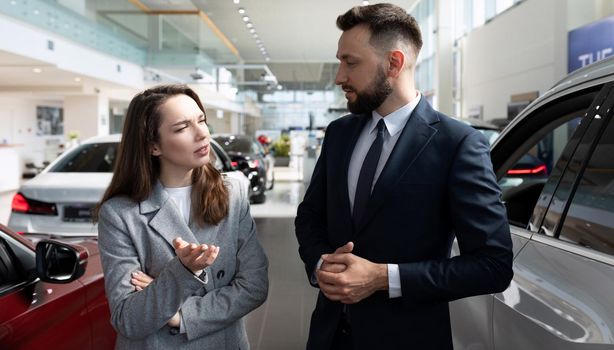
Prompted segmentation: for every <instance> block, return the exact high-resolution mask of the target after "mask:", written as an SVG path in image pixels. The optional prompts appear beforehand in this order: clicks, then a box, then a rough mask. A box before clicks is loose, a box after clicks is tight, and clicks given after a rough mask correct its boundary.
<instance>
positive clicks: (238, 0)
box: [232, 0, 241, 4]
mask: <svg viewBox="0 0 614 350" xmlns="http://www.w3.org/2000/svg"><path fill="white" fill-rule="evenodd" d="M232 2H234V3H235V4H238V3H240V2H241V0H232Z"/></svg>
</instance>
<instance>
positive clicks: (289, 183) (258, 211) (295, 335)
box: [0, 168, 317, 350]
mask: <svg viewBox="0 0 614 350" xmlns="http://www.w3.org/2000/svg"><path fill="white" fill-rule="evenodd" d="M298 179H299V176H298V174H297V173H296V172H295V171H294V170H292V169H291V168H279V169H277V168H276V183H275V187H274V188H273V190H271V191H269V192H267V200H266V202H265V203H264V204H254V205H252V207H251V211H252V216H253V217H254V219H255V221H256V225H257V227H258V237H259V239H260V242H261V243H262V245H263V246H264V249H265V250H266V253H267V256H268V258H269V297H268V300H267V301H266V302H265V303H264V304H263V305H262V306H260V307H259V308H258V309H256V310H254V311H253V312H252V313H251V314H249V315H248V316H247V319H246V325H247V333H248V336H249V340H250V343H251V348H252V349H253V350H263V349H266V350H269V349H270V350H275V349H280V350H281V349H283V350H293V349H304V348H305V343H306V341H307V332H308V330H309V319H310V316H311V311H312V310H313V306H314V305H315V300H316V296H317V290H316V289H314V288H312V287H311V286H309V284H308V283H307V278H306V276H305V270H304V268H303V263H302V262H301V260H300V259H299V256H298V244H297V242H296V238H295V236H294V216H295V215H296V207H297V205H298V204H299V203H300V200H301V199H302V198H303V194H304V188H305V186H304V185H303V184H302V182H299V181H298ZM14 194H15V192H4V193H0V223H2V224H5V225H6V223H7V222H8V217H9V214H10V210H11V209H10V207H11V200H12V198H13V195H14Z"/></svg>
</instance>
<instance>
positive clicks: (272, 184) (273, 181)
mask: <svg viewBox="0 0 614 350" xmlns="http://www.w3.org/2000/svg"><path fill="white" fill-rule="evenodd" d="M274 186H275V175H273V176H272V177H271V186H269V188H267V190H268V191H270V190H272V189H273V187H274Z"/></svg>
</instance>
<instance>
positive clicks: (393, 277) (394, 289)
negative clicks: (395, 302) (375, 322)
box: [388, 264, 402, 299]
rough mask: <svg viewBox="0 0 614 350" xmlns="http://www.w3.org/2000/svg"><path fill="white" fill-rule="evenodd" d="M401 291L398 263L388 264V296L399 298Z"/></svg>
mask: <svg viewBox="0 0 614 350" xmlns="http://www.w3.org/2000/svg"><path fill="white" fill-rule="evenodd" d="M400 296H402V293H401V274H400V273H399V265H398V264H388V297H389V298H391V299H392V298H398V297H400Z"/></svg>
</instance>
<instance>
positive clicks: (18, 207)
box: [11, 193, 30, 213]
mask: <svg viewBox="0 0 614 350" xmlns="http://www.w3.org/2000/svg"><path fill="white" fill-rule="evenodd" d="M11 210H12V211H14V212H16V213H27V212H28V211H30V204H28V201H27V200H26V197H24V196H23V195H22V194H21V193H17V194H16V195H15V196H13V202H12V203H11Z"/></svg>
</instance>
